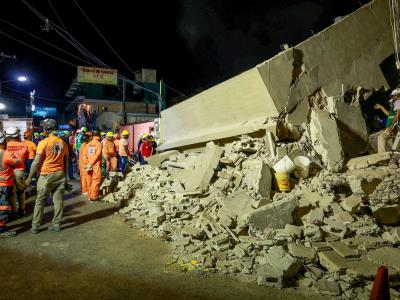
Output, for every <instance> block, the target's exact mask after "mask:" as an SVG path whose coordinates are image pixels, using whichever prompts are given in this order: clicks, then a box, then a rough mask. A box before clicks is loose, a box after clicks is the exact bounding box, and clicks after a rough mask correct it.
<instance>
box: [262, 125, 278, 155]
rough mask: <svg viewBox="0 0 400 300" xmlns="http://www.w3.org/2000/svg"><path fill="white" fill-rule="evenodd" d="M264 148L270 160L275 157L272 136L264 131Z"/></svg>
mask: <svg viewBox="0 0 400 300" xmlns="http://www.w3.org/2000/svg"><path fill="white" fill-rule="evenodd" d="M264 142H265V148H266V149H267V151H266V152H267V155H269V156H271V157H272V158H275V157H276V154H275V140H274V137H273V135H272V132H270V131H266V132H265V136H264Z"/></svg>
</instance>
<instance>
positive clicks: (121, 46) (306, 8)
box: [0, 0, 369, 104]
mask: <svg viewBox="0 0 400 300" xmlns="http://www.w3.org/2000/svg"><path fill="white" fill-rule="evenodd" d="M26 1H27V2H28V3H29V4H30V5H32V6H33V7H34V8H35V9H36V10H37V11H39V12H40V13H41V14H43V15H45V16H46V17H47V18H48V19H49V20H51V21H52V22H54V23H56V24H57V25H58V26H60V28H63V27H62V24H61V23H60V20H59V18H60V19H61V21H62V22H63V24H64V25H65V28H66V30H67V31H68V33H69V34H71V35H72V36H74V37H75V38H76V39H77V40H78V41H79V42H80V43H81V44H82V45H83V46H85V47H86V48H87V50H89V51H90V52H91V53H93V54H94V55H95V56H96V57H98V58H99V59H100V60H102V61H103V62H104V63H105V64H107V65H109V66H111V67H113V68H115V69H118V70H119V72H120V73H121V74H123V75H125V76H127V77H131V78H133V75H132V73H131V72H130V71H129V70H128V68H127V67H126V66H125V65H124V64H123V63H122V62H121V61H120V60H119V59H118V58H117V57H116V55H115V54H114V53H113V52H112V50H111V49H110V48H108V47H107V45H106V43H105V42H104V40H103V39H102V38H101V37H100V36H99V35H98V33H97V32H96V31H95V29H94V28H93V27H91V25H90V24H89V22H88V20H87V19H86V18H85V17H84V15H83V14H82V13H81V11H80V10H79V8H78V7H77V6H76V4H75V3H74V0H62V1H61V0H51V1H49V0H26ZM2 2H5V3H2V9H1V11H0V18H1V20H0V31H2V32H4V33H6V34H9V35H11V36H12V37H14V38H17V39H20V40H21V41H23V42H25V43H28V44H29V45H31V46H33V47H36V48H38V49H40V50H42V51H45V52H47V53H49V54H51V55H54V56H57V57H59V58H61V59H63V60H66V61H68V62H70V63H72V64H75V65H85V63H83V62H81V61H79V60H78V59H76V58H74V57H71V56H69V55H68V54H66V53H63V52H60V51H58V50H56V49H53V48H51V47H50V46H48V45H46V44H44V43H42V42H40V41H37V40H35V39H34V38H32V37H29V36H28V35H27V34H25V33H23V32H21V31H19V30H17V29H15V28H13V27H12V26H10V25H9V24H6V23H5V22H4V20H6V21H8V22H11V23H12V24H14V25H16V26H19V27H21V28H23V29H24V30H27V31H28V32H30V33H32V34H34V35H36V36H38V37H40V38H42V39H44V40H46V41H47V42H49V43H51V44H53V45H56V46H58V47H60V48H62V49H64V50H65V51H67V52H69V53H71V54H73V55H75V56H77V57H79V58H81V59H83V56H82V55H81V54H80V53H79V52H78V51H77V50H75V49H74V48H73V47H72V46H71V45H70V44H69V43H68V42H66V41H65V40H64V39H63V38H62V37H60V36H59V35H58V34H57V33H56V32H55V31H54V30H50V31H49V32H47V31H43V30H42V28H41V26H43V25H44V22H42V21H41V20H40V18H39V17H37V16H36V15H35V14H34V13H33V12H32V11H31V10H30V9H29V8H28V7H27V6H26V5H25V4H24V3H23V2H22V1H21V0H13V1H2ZM76 2H77V3H78V4H79V5H80V6H81V8H82V9H83V10H84V11H85V12H86V13H87V15H88V16H89V17H90V19H91V20H92V21H93V23H94V24H95V25H96V26H97V27H98V29H99V30H100V32H101V33H102V34H103V35H104V36H105V37H106V39H107V40H108V42H109V43H110V44H111V45H112V46H113V47H114V49H115V50H116V51H117V52H118V54H119V55H120V56H121V57H122V58H123V60H124V61H125V62H126V63H127V64H128V66H129V67H130V68H131V69H132V70H136V69H140V68H142V67H143V68H154V69H157V70H158V75H159V76H158V77H159V78H163V79H164V80H165V82H166V83H167V84H168V85H170V86H171V87H173V88H175V89H177V90H179V91H181V92H183V93H184V94H186V95H193V94H195V93H196V92H198V91H200V90H202V89H206V88H209V87H211V86H213V85H215V84H217V83H219V82H221V81H223V80H226V79H228V78H230V77H232V76H234V75H236V74H238V73H240V72H242V71H245V70H246V69H249V68H251V67H253V66H255V65H256V64H257V63H260V62H262V61H264V60H266V59H268V58H269V57H271V56H273V55H275V54H276V53H278V52H279V51H280V45H281V44H283V43H288V44H289V45H291V46H293V45H296V44H297V43H299V42H301V41H302V40H304V39H306V38H308V37H310V36H311V35H312V31H313V32H318V31H320V30H322V29H323V28H325V27H327V26H329V25H330V24H332V23H333V19H334V18H335V17H337V16H343V15H346V14H349V13H351V12H353V11H354V10H356V9H357V8H359V7H360V5H361V4H365V3H367V2H369V1H367V0H363V1H358V0H343V1H342V0H308V1H302V0H279V1H266V0H264V1H258V0H253V1H233V0H168V1H153V0H147V1H121V0H113V1H88V0H76ZM128 3H129V5H128ZM51 5H53V8H54V10H53V8H52V7H51ZM55 12H56V13H57V14H58V16H59V18H57V16H56V15H55ZM1 51H3V52H5V53H10V54H15V55H17V60H7V59H5V60H3V61H2V62H1V63H0V80H1V81H6V80H10V79H14V78H15V77H16V76H17V75H18V74H27V75H28V76H29V77H30V79H31V80H30V82H29V83H27V84H24V85H23V84H21V83H10V84H4V85H7V86H8V87H9V88H12V89H17V90H20V91H22V92H24V93H25V92H26V93H27V92H28V91H29V90H32V89H36V91H37V94H38V96H42V97H47V98H49V99H51V100H52V101H68V99H67V98H65V97H64V93H65V90H66V89H67V88H68V86H69V84H70V82H71V80H72V79H73V78H74V77H75V76H76V67H74V66H71V65H68V64H66V63H62V62H59V61H57V60H55V59H53V58H50V57H47V56H45V55H43V54H41V53H39V52H36V51H35V50H32V49H30V48H28V47H26V46H24V45H21V44H19V43H18V42H16V41H13V40H12V39H10V38H9V37H5V36H4V35H2V34H0V52H1ZM86 65H88V64H86ZM4 91H6V92H7V91H9V90H7V88H5V89H3V94H4ZM14 93H15V92H14ZM14 95H20V96H21V95H22V96H24V94H14ZM58 103H61V104H62V103H65V102H58Z"/></svg>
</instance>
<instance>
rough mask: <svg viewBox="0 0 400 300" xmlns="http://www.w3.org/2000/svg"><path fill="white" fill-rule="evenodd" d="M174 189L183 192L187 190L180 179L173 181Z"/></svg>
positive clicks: (176, 191)
mask: <svg viewBox="0 0 400 300" xmlns="http://www.w3.org/2000/svg"><path fill="white" fill-rule="evenodd" d="M172 189H173V190H174V191H175V193H183V192H185V187H184V186H183V184H182V183H181V182H179V181H174V182H173V183H172Z"/></svg>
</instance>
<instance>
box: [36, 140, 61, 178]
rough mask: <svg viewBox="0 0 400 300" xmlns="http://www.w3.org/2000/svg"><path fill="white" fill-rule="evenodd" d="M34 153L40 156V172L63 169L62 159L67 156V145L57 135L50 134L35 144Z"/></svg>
mask: <svg viewBox="0 0 400 300" xmlns="http://www.w3.org/2000/svg"><path fill="white" fill-rule="evenodd" d="M36 153H37V154H40V155H41V156H42V167H41V168H40V174H44V175H45V174H53V173H55V172H58V171H64V159H65V157H67V156H68V147H67V145H66V143H65V142H64V141H63V140H62V139H60V138H59V137H56V136H54V135H50V136H49V137H48V138H45V139H44V140H43V141H41V142H40V143H39V145H38V146H37V151H36Z"/></svg>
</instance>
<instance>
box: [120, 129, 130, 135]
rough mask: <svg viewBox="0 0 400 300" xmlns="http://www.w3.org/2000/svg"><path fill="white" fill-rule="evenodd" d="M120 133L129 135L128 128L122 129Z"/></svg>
mask: <svg viewBox="0 0 400 300" xmlns="http://www.w3.org/2000/svg"><path fill="white" fill-rule="evenodd" d="M121 135H122V136H128V135H129V131H128V130H126V129H125V130H122V133H121Z"/></svg>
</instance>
